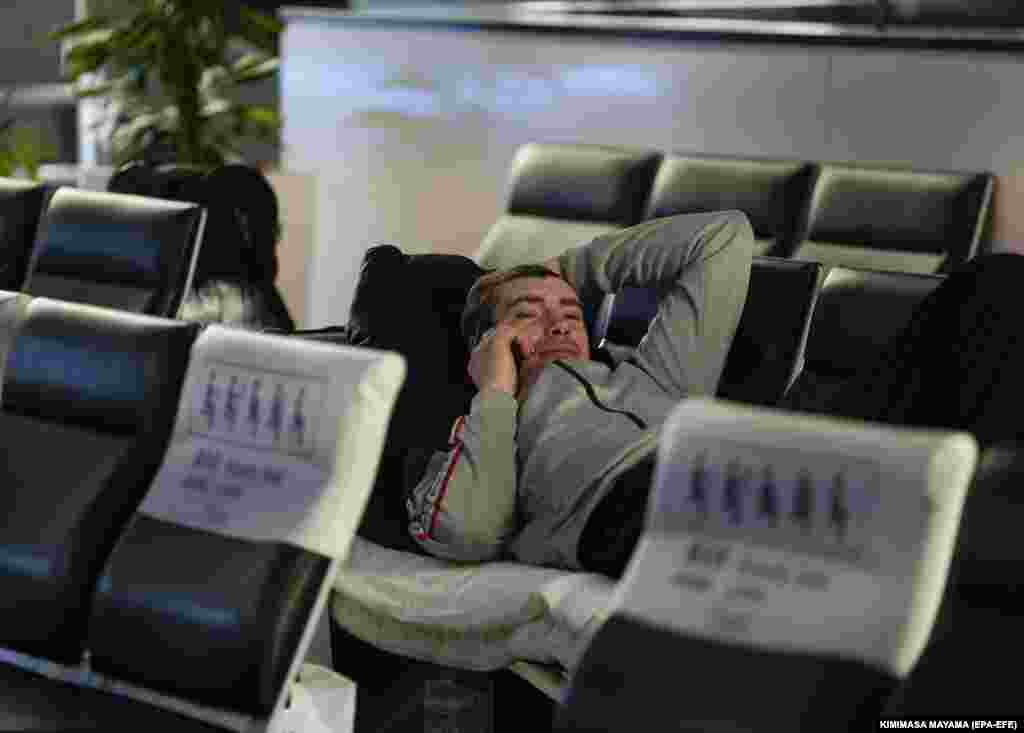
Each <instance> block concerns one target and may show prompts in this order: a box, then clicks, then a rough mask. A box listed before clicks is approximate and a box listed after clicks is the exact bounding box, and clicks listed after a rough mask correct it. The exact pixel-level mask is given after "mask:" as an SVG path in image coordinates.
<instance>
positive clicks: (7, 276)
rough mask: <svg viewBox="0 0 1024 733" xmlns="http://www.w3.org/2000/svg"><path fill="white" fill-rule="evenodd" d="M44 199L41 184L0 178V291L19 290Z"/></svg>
mask: <svg viewBox="0 0 1024 733" xmlns="http://www.w3.org/2000/svg"><path fill="white" fill-rule="evenodd" d="M45 197H46V187H45V186H43V185H42V184H38V183H33V182H31V181H22V180H19V179H15V178H0V289H5V290H18V289H20V288H21V286H22V282H23V281H24V279H25V270H26V268H27V267H28V261H29V257H30V256H31V254H32V243H33V241H34V240H35V235H36V227H37V225H38V223H39V212H40V211H41V210H42V207H43V200H44V199H45Z"/></svg>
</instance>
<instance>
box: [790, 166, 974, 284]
mask: <svg viewBox="0 0 1024 733" xmlns="http://www.w3.org/2000/svg"><path fill="white" fill-rule="evenodd" d="M992 185H993V184H992V176H991V174H988V173H960V172H929V171H914V170H895V169H886V168H869V167H853V166H842V165H822V166H821V169H820V172H819V174H818V178H817V182H816V183H815V186H814V193H813V197H812V200H811V208H810V212H809V214H808V221H807V232H806V235H805V237H804V239H803V240H802V241H800V242H799V243H798V244H797V245H796V247H795V248H794V250H793V252H792V256H794V257H797V258H800V259H809V260H818V261H821V262H824V263H826V264H831V265H843V266H846V267H855V268H870V269H875V270H889V271H898V272H916V273H932V272H948V271H949V270H950V269H952V268H953V267H955V266H956V265H958V264H960V263H961V262H964V261H966V260H967V259H969V258H971V257H972V256H974V254H975V252H976V251H977V249H978V245H979V242H980V240H981V237H982V234H983V232H984V229H985V223H986V221H987V219H988V216H989V202H990V200H991V196H992Z"/></svg>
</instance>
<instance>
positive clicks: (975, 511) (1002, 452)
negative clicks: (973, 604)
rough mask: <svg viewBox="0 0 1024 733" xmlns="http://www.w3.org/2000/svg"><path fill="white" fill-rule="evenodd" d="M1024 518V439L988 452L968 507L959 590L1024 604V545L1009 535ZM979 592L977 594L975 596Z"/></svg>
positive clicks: (990, 599)
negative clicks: (1023, 442) (1011, 539)
mask: <svg viewBox="0 0 1024 733" xmlns="http://www.w3.org/2000/svg"><path fill="white" fill-rule="evenodd" d="M1022 520H1024V445H1021V444H1020V443H1014V442H1007V443H999V444H995V445H992V446H990V447H988V448H986V449H985V450H984V452H982V454H981V457H980V459H979V461H978V469H977V471H976V472H975V476H974V482H973V485H972V487H971V491H970V493H969V494H968V496H967V503H966V505H965V507H964V519H963V526H962V528H961V540H960V546H959V550H958V562H957V572H956V576H955V579H956V585H957V590H958V591H959V592H961V593H962V594H966V595H968V600H977V601H979V602H981V603H983V604H984V603H986V602H989V603H991V602H993V601H995V602H996V603H997V604H998V603H1000V602H1001V603H1002V605H1003V610H1004V611H1011V609H1010V608H1008V607H1006V605H1005V604H1006V603H1007V602H1009V603H1013V604H1014V607H1013V609H1012V612H1015V613H1016V612H1019V611H1020V610H1021V608H1022V607H1024V546H1022V545H1021V543H1019V542H1015V541H1009V538H1011V537H1015V536H1016V534H1017V533H1018V532H1019V531H1020V530H1019V528H1020V526H1021V521H1022ZM972 596H973V597H972Z"/></svg>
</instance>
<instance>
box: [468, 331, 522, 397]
mask: <svg viewBox="0 0 1024 733" xmlns="http://www.w3.org/2000/svg"><path fill="white" fill-rule="evenodd" d="M527 327H528V324H519V323H514V322H512V321H502V322H500V323H498V325H496V326H494V327H493V328H491V329H490V330H488V331H486V332H485V333H484V335H483V336H482V337H481V339H480V343H478V344H477V346H476V348H475V349H473V353H472V354H470V356H469V367H468V371H469V376H470V379H472V380H473V383H474V384H476V386H477V389H480V390H484V389H487V388H490V389H497V390H501V391H502V392H507V393H509V394H510V395H513V396H514V395H516V394H517V393H518V391H519V376H520V374H519V373H520V370H521V368H522V363H523V347H522V340H523V339H524V338H525V336H526V330H527Z"/></svg>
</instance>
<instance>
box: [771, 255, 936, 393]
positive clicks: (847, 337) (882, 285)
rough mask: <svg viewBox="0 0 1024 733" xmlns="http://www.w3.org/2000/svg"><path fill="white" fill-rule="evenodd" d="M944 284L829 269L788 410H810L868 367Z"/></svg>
mask: <svg viewBox="0 0 1024 733" xmlns="http://www.w3.org/2000/svg"><path fill="white" fill-rule="evenodd" d="M944 279H945V276H943V275H923V274H921V275H919V274H912V273H900V272H881V271H876V270H863V269H856V268H849V267H832V268H830V269H829V270H828V274H827V275H826V276H825V279H824V282H823V283H822V285H821V292H820V293H819V295H818V301H817V304H816V305H815V308H814V313H813V316H812V318H811V324H810V330H809V333H808V336H807V346H806V350H805V355H804V365H803V370H802V372H801V373H800V374H799V375H798V376H797V379H796V383H795V384H794V385H793V391H792V393H791V394H790V395H789V397H792V398H793V399H794V400H795V402H794V403H793V405H792V406H794V407H798V408H805V407H806V408H810V409H814V408H815V406H816V405H817V404H818V403H819V402H821V401H822V400H827V398H828V395H829V394H830V393H832V392H834V391H835V390H836V389H837V388H838V387H839V386H840V385H842V384H843V383H844V382H846V381H847V380H849V379H851V378H853V377H854V376H856V375H857V374H858V373H861V372H862V371H863V370H865V368H867V367H869V366H871V365H872V364H873V362H874V360H875V359H876V358H877V356H878V354H879V353H880V352H881V350H882V349H883V347H885V346H886V345H887V344H888V343H889V342H890V341H891V340H892V339H893V338H894V337H895V336H896V335H897V334H899V333H900V331H901V330H902V329H903V328H904V327H905V326H906V325H907V323H908V322H909V321H910V317H911V315H912V314H913V313H914V310H915V309H916V308H917V307H918V305H919V304H920V303H921V301H922V300H924V298H925V297H926V296H927V295H928V294H929V293H931V292H932V291H933V290H934V289H935V288H937V287H938V286H939V284H940V283H941V282H942V281H943V280H944ZM787 401H788V400H787Z"/></svg>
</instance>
